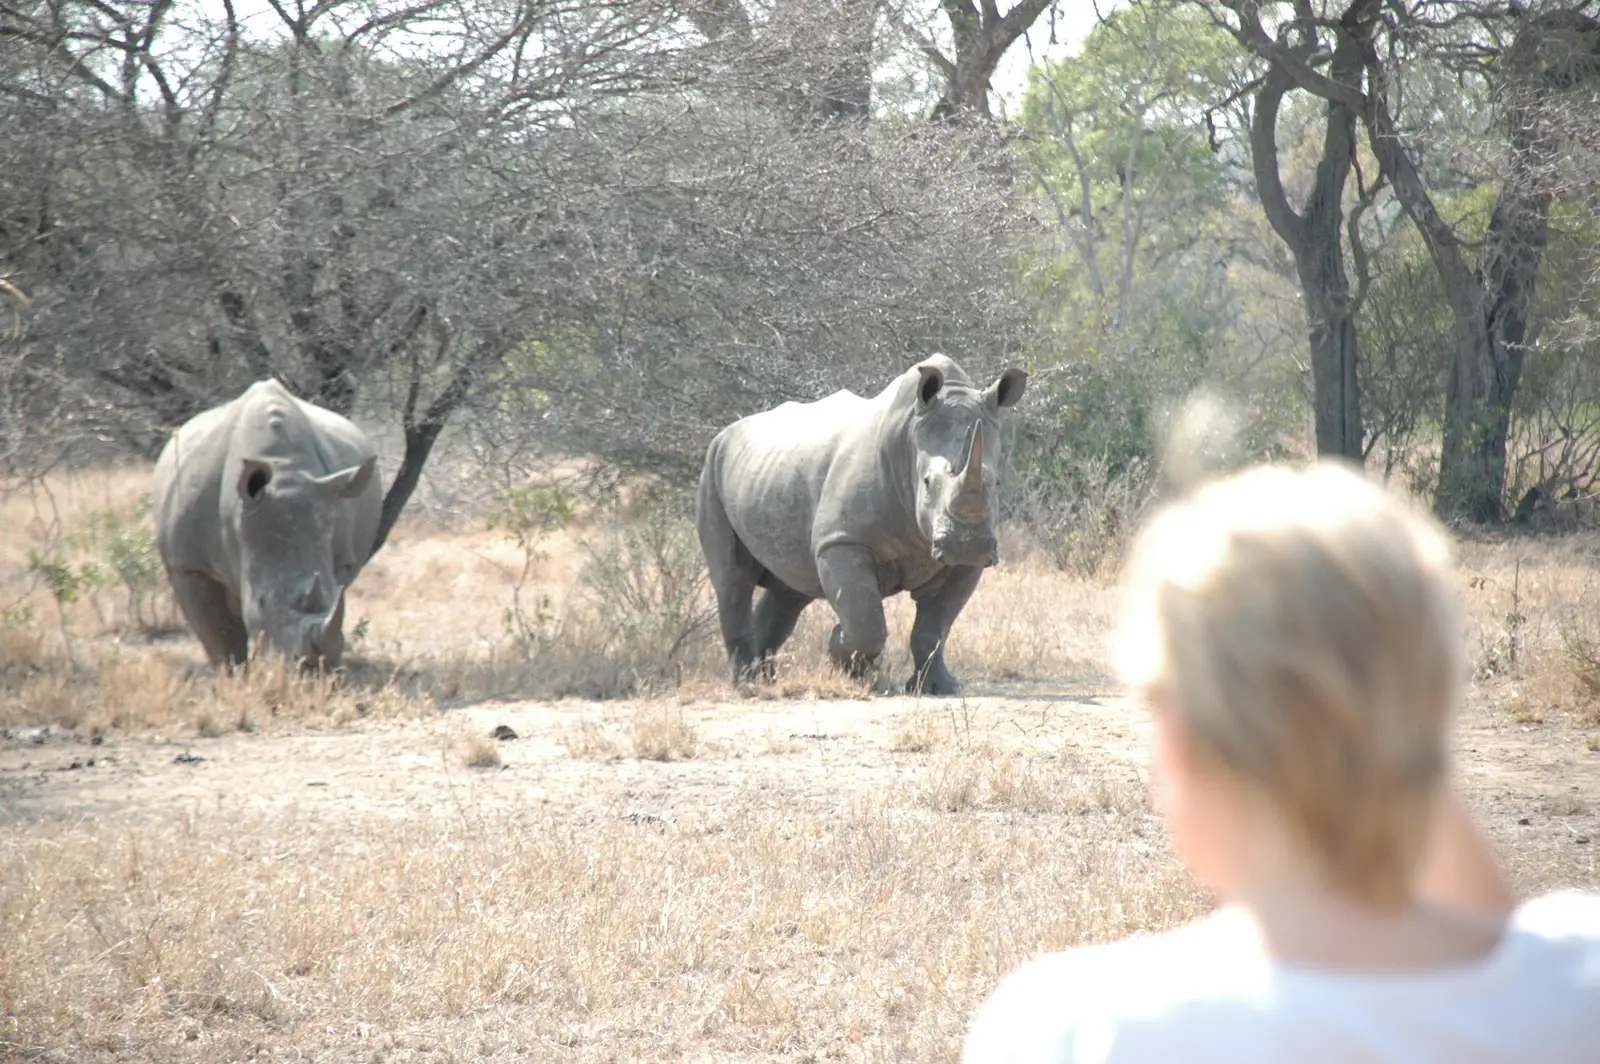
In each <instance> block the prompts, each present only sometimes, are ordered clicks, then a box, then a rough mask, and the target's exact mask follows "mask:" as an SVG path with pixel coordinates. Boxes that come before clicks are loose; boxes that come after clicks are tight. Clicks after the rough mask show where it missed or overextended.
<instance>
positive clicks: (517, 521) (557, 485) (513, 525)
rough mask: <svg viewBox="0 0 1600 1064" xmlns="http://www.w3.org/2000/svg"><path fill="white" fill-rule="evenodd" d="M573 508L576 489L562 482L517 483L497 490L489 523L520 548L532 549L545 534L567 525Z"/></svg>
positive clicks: (575, 510)
mask: <svg viewBox="0 0 1600 1064" xmlns="http://www.w3.org/2000/svg"><path fill="white" fill-rule="evenodd" d="M577 512H578V496H577V492H575V491H574V490H573V489H572V488H571V487H570V486H568V485H566V484H563V483H561V482H559V481H553V480H552V481H542V482H538V483H534V484H517V485H513V486H512V487H509V488H507V489H506V490H505V491H503V492H502V493H501V495H500V499H499V502H498V503H497V504H496V506H495V509H494V511H493V512H492V513H491V514H490V516H489V527H490V528H493V529H498V530H500V531H502V532H504V533H505V534H506V535H507V536H509V537H510V538H511V539H512V540H514V541H515V542H516V544H517V546H518V547H521V548H522V549H523V550H524V551H529V550H535V549H536V548H537V547H538V544H539V542H540V541H541V540H542V539H544V537H545V536H547V535H549V534H550V533H551V532H556V531H559V530H560V529H563V528H566V527H567V526H568V525H570V524H571V523H572V519H573V518H574V517H575V516H576V515H577Z"/></svg>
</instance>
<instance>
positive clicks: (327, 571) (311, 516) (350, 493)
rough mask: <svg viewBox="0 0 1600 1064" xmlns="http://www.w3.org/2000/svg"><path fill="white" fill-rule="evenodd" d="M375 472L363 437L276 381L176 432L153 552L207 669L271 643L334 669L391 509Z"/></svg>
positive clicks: (163, 460) (160, 471) (158, 497)
mask: <svg viewBox="0 0 1600 1064" xmlns="http://www.w3.org/2000/svg"><path fill="white" fill-rule="evenodd" d="M376 465H377V455H376V453H375V452H374V450H373V447H372V444H371V443H369V442H368V440H367V437H366V436H365V435H364V434H363V433H362V431H361V430H360V429H358V428H356V426H355V425H353V424H351V423H350V422H349V421H347V420H346V419H345V418H342V417H340V416H339V415H338V414H335V413H333V412H332V411H330V410H324V409H323V408H322V407H320V406H314V405H312V404H311V403H307V402H304V401H302V400H300V399H297V398H295V397H294V396H293V395H290V394H289V392H288V390H287V389H285V388H284V387H283V385H281V384H279V383H278V382H277V381H275V380H264V381H258V382H256V383H255V384H252V385H251V386H250V387H249V388H247V389H245V391H244V394H243V395H241V396H239V397H238V398H237V399H234V400H232V401H230V402H227V403H224V404H222V405H221V406H218V407H214V408H212V409H210V410H207V411H206V412H205V413H203V414H197V415H196V416H195V417H193V418H191V419H190V420H189V421H188V422H186V423H185V424H184V425H183V426H182V427H181V428H179V429H178V430H177V431H176V432H174V433H173V434H172V438H171V439H169V440H168V441H167V444H166V446H165V447H163V448H162V449H161V457H160V458H159V459H157V461H156V471H155V479H154V483H153V484H152V486H151V490H150V497H151V504H152V508H153V510H154V512H155V523H156V545H157V547H158V548H159V549H160V551H161V561H162V562H163V564H165V566H166V569H167V577H168V579H170V580H171V581H172V590H173V593H174V595H175V596H176V598H177V600H178V606H179V607H180V608H181V609H182V610H183V615H184V617H185V618H186V619H187V620H188V622H189V627H191V628H193V629H194V634H195V635H196V636H197V637H198V638H199V639H200V642H201V644H202V645H203V646H204V647H205V648H206V654H207V655H208V656H209V657H210V658H211V662H212V664H214V665H222V664H238V663H241V662H243V661H245V660H246V659H247V657H248V656H249V645H250V642H251V641H255V642H257V643H260V642H262V641H263V640H264V641H265V642H266V643H267V644H269V645H271V646H272V647H273V648H274V649H276V650H278V651H279V652H281V653H283V654H285V655H286V656H287V657H288V658H289V660H290V661H296V660H299V661H302V662H304V663H305V664H307V665H310V666H313V667H314V666H317V665H322V666H326V667H327V668H334V667H336V666H337V665H338V664H339V658H340V656H341V655H342V654H343V652H344V633H343V626H344V589H345V588H347V587H349V586H350V583H351V582H352V581H353V580H355V578H356V574H357V573H359V572H360V571H361V567H362V566H363V565H365V564H366V562H367V559H368V558H369V557H370V556H371V554H372V546H373V543H374V542H375V541H376V538H377V532H378V520H379V516H380V514H381V512H382V509H383V496H382V490H381V485H380V483H379V480H378V478H377V477H376V476H374V475H373V469H374V467H375V466H376Z"/></svg>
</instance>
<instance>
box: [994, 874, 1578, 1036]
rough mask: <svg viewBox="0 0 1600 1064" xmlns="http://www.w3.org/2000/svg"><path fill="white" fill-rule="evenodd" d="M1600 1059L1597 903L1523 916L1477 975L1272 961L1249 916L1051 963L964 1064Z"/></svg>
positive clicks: (1558, 902) (1005, 993)
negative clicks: (1331, 968)
mask: <svg viewBox="0 0 1600 1064" xmlns="http://www.w3.org/2000/svg"><path fill="white" fill-rule="evenodd" d="M1157 1061H1181V1062H1184V1064H1191V1062H1192V1064H1206V1062H1211V1061H1215V1062H1218V1064H1223V1062H1227V1064H1250V1062H1263V1064H1264V1062H1269V1061H1270V1062H1290V1061H1292V1062H1295V1064H1334V1062H1338V1064H1446V1062H1448V1064H1491V1062H1493V1064H1512V1062H1518V1064H1521V1062H1528V1064H1533V1062H1538V1064H1579V1062H1583V1064H1597V1062H1600V895H1596V894H1585V893H1579V892H1576V891H1564V892H1561V893H1558V894H1550V895H1546V896H1545V897H1542V898H1539V899H1537V900H1535V901H1530V902H1527V903H1525V904H1524V905H1522V906H1520V907H1519V908H1518V909H1517V910H1516V911H1515V912H1514V913H1513V914H1512V915H1511V917H1510V919H1509V921H1508V923H1507V926H1506V929H1505V932H1504V934H1503V935H1502V936H1501V938H1500V940H1499V942H1498V943H1497V944H1496V946H1495V948H1494V950H1493V951H1492V952H1491V953H1490V954H1488V955H1487V956H1486V957H1484V958H1483V959H1482V960H1480V961H1476V962H1474V963H1472V964H1469V965H1464V966H1459V967H1451V968H1444V969H1434V970H1427V971H1412V972H1404V973H1394V974H1372V973H1340V972H1334V971H1319V970H1314V969H1307V968H1295V967H1289V966H1286V965H1282V964H1279V963H1276V962H1274V961H1273V960H1271V959H1270V958H1269V957H1267V956H1266V955H1265V954H1264V953H1263V952H1262V949H1261V945H1260V939H1259V936H1258V934H1257V933H1256V930H1255V927H1254V925H1253V923H1252V922H1251V921H1250V920H1249V918H1248V916H1247V915H1245V914H1244V913H1242V912H1239V911H1236V910H1223V911H1221V912H1219V913H1217V914H1215V915H1214V916H1212V917H1209V918H1207V919H1205V920H1201V921H1198V922H1196V923H1194V924H1191V925H1189V926H1187V927H1184V928H1181V929H1179V930H1177V931H1171V932H1168V933H1166V934H1160V935H1144V936H1139V937H1135V938H1131V939H1127V940H1125V941H1122V942H1117V943H1112V944H1110V945H1105V946H1089V947H1083V948H1079V949H1074V950H1068V951H1066V952H1064V953H1053V954H1047V955H1044V956H1042V957H1039V958H1037V959H1035V960H1033V961H1030V962H1028V963H1027V964H1025V965H1023V966H1022V967H1021V968H1019V969H1017V970H1016V971H1015V972H1013V973H1012V974H1011V975H1009V976H1007V977H1006V979H1005V980H1004V981H1002V982H1001V984H1000V986H999V987H998V988H997V989H996V990H995V992H994V994H993V996H992V997H990V998H989V1000H988V1001H987V1002H985V1003H984V1005H983V1008H982V1009H980V1010H979V1012H978V1015H977V1017H976V1019H975V1020H974V1022H973V1024H972V1029H971V1030H970V1031H969V1032H968V1035H967V1043H966V1051H965V1053H964V1054H963V1056H962V1064H1152V1062H1157Z"/></svg>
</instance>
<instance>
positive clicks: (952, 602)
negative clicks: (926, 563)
mask: <svg viewBox="0 0 1600 1064" xmlns="http://www.w3.org/2000/svg"><path fill="white" fill-rule="evenodd" d="M982 575H983V570H982V569H981V568H979V567H978V566H976V565H959V566H956V567H954V568H952V569H947V570H945V572H944V573H943V574H942V575H941V576H940V577H939V578H938V579H936V580H934V581H933V582H931V583H929V584H925V585H923V586H922V587H920V588H918V589H917V590H915V591H913V592H912V593H911V598H912V600H913V601H914V602H916V604H917V619H916V620H915V621H913V622H912V624H911V662H912V664H913V665H914V666H915V668H916V671H915V672H913V673H912V674H911V679H909V680H907V681H906V690H907V691H910V692H913V693H916V692H918V691H920V692H921V693H922V694H925V695H953V694H955V693H956V692H958V691H960V690H961V683H960V681H958V680H957V679H956V678H955V676H954V675H953V674H952V673H951V672H950V670H949V669H948V668H947V667H946V666H945V663H944V645H945V641H946V640H947V639H948V638H949V636H950V626H951V625H952V624H954V623H955V619H956V617H957V616H958V615H959V614H960V613H961V609H962V607H963V606H965V605H966V604H967V600H968V599H969V598H971V597H972V592H973V591H974V590H976V589H977V586H978V578H979V577H980V576H982Z"/></svg>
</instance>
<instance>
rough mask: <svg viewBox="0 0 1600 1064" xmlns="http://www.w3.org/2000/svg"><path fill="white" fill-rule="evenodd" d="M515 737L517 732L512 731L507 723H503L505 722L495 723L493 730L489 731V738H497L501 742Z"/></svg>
mask: <svg viewBox="0 0 1600 1064" xmlns="http://www.w3.org/2000/svg"><path fill="white" fill-rule="evenodd" d="M516 737H517V733H516V732H514V731H512V730H511V728H510V727H509V726H508V725H505V724H496V725H495V726H494V731H492V732H490V733H489V738H491V739H499V740H500V741H501V742H503V743H504V742H510V741H511V740H512V739H515V738H516Z"/></svg>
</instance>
